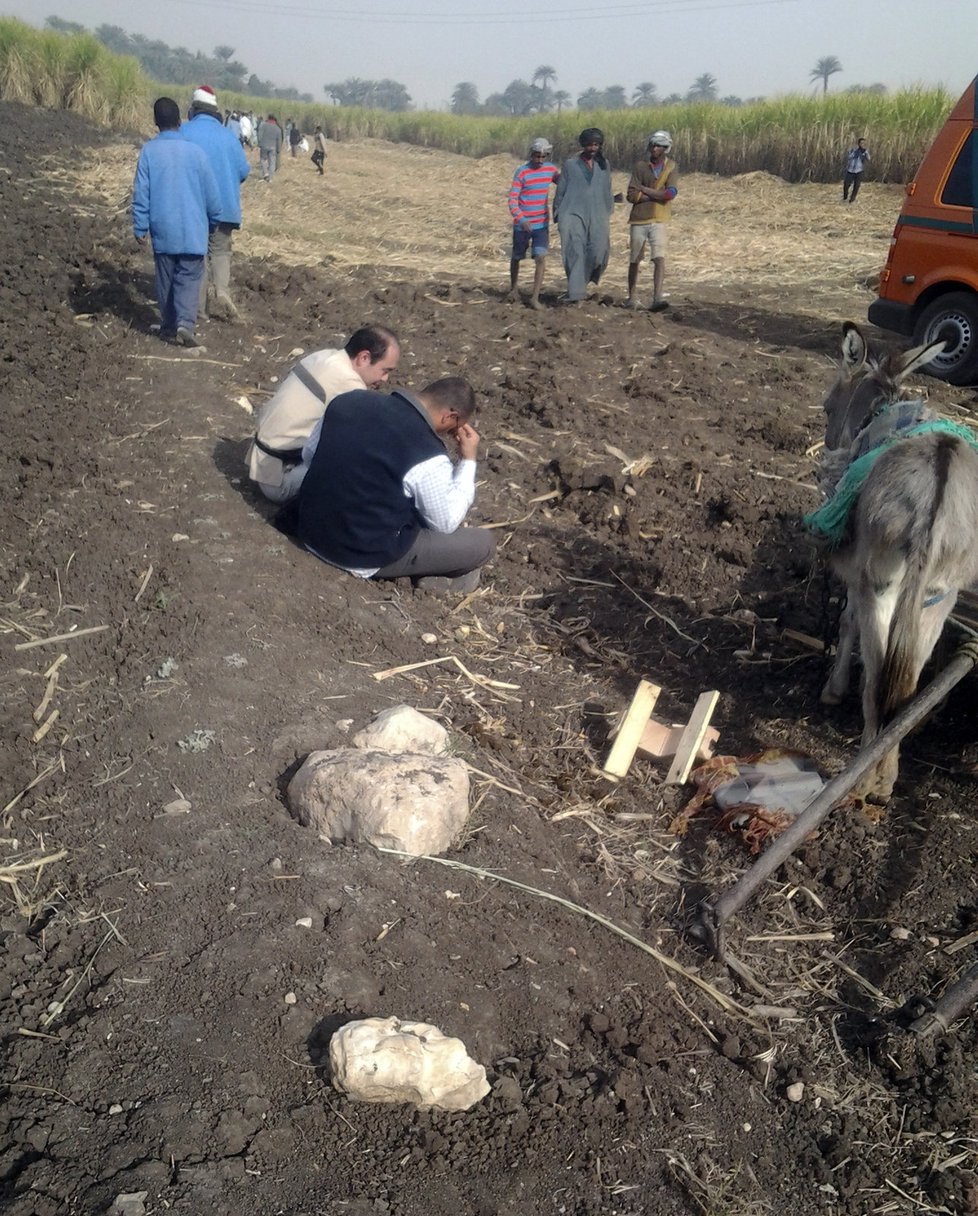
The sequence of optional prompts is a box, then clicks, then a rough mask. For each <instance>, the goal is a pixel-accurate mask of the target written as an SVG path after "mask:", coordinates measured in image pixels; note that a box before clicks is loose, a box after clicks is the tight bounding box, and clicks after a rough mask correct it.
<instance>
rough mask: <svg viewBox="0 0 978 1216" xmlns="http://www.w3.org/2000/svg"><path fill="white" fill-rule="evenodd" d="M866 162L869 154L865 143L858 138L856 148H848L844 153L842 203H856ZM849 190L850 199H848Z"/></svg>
mask: <svg viewBox="0 0 978 1216" xmlns="http://www.w3.org/2000/svg"><path fill="white" fill-rule="evenodd" d="M868 160H869V152H868V151H867V149H866V141H865V139H863V138H862V137H860V138H859V139H857V140H856V146H855V147H854V148H850V149H849V151H848V152H847V153H846V165H845V172H844V173H843V175H842V201H843V202H844V203H850V204H851V203H854V202H855V201H856V195H857V194H858V193H859V187H860V186H861V185H862V183H863V170H864V169H865V168H866V162H867V161H868ZM850 190H851V191H852V198H850V197H849V191H850Z"/></svg>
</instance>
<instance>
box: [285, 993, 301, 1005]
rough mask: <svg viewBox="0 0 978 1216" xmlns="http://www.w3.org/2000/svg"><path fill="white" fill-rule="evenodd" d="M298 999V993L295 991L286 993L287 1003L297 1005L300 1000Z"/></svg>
mask: <svg viewBox="0 0 978 1216" xmlns="http://www.w3.org/2000/svg"><path fill="white" fill-rule="evenodd" d="M298 1000H299V998H298V997H297V996H296V994H295V993H294V992H287V993H286V994H285V1003H286V1005H295V1004H296V1003H297V1002H298Z"/></svg>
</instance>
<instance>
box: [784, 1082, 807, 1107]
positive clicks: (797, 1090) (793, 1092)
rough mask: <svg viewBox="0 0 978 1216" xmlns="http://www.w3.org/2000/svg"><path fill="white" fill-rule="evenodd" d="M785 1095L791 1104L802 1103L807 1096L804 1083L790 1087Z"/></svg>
mask: <svg viewBox="0 0 978 1216" xmlns="http://www.w3.org/2000/svg"><path fill="white" fill-rule="evenodd" d="M784 1093H785V1097H786V1098H787V1099H788V1101H789V1102H800V1101H801V1100H802V1098H803V1097H804V1096H805V1083H804V1081H796V1082H795V1083H794V1085H789V1086H788V1088H787V1089H786V1090H785V1091H784Z"/></svg>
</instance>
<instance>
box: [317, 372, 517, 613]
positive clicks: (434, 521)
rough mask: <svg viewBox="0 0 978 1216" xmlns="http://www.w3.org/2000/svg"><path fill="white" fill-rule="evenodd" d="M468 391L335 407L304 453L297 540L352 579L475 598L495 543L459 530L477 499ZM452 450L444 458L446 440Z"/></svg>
mask: <svg viewBox="0 0 978 1216" xmlns="http://www.w3.org/2000/svg"><path fill="white" fill-rule="evenodd" d="M474 410H475V394H474V393H473V391H472V386H471V385H470V384H469V383H468V382H467V381H465V380H462V379H460V378H458V377H454V376H451V377H447V378H446V379H443V380H436V381H434V383H432V384H429V385H428V386H427V387H426V388H423V389H421V391H420V392H418V393H417V394H414V393H410V392H408V391H407V390H406V389H396V390H395V391H394V392H392V393H390V394H389V395H387V394H384V393H376V392H369V391H362V392H352V393H344V394H343V395H342V396H340V397H336V398H334V400H333V401H332V402H331V403H330V407H329V409H328V410H327V411H326V413H325V414H324V415H323V417H322V421H321V423H320V425H319V428H318V434H317V433H316V432H314V433H313V435H312V436H311V437H310V440H309V442H308V443H307V444H306V448H305V452H304V460H305V462H306V463H307V464H308V470H307V472H306V475H305V478H304V480H303V482H302V487H301V489H300V491H299V498H298V528H297V531H298V536H299V540H300V541H301V542H302V543H303V544H304V545H305V547H306V548H307V549H308V550H309V551H310V552H311V553H313V554H315V555H316V557H319V558H321V559H322V560H323V561H325V562H328V563H329V564H330V565H332V566H339V567H340V569H342V570H346V571H347V572H348V573H349V574H354V575H356V576H357V577H358V578H373V579H388V578H391V579H393V578H410V579H411V581H412V583H413V584H414V586H415V587H418V588H420V589H421V590H423V591H433V592H436V593H439V592H441V593H444V592H451V591H461V592H465V591H472V590H474V589H475V588H476V587H477V586H478V585H479V574H480V570H481V567H482V566H484V565H485V563H486V562H487V561H489V559H490V558H491V557H492V555H493V553H494V552H495V548H496V543H495V538H494V537H493V534H492V533H491V532H489V531H488V530H486V529H485V528H463V527H462V526H461V524H462V521H463V520H464V519H465V515H466V513H467V511H468V509H469V507H470V506H471V505H472V502H473V500H474V498H475V473H476V453H477V451H478V447H479V435H478V432H477V431H476V429H475V427H473V426H472V424H471V422H470V421H469V420H470V419H471V417H472V414H473V412H474ZM446 439H450V440H452V441H453V442H454V444H455V446H456V447H457V449H458V456H459V459H458V460H457V462H455V463H454V464H453V463H452V461H451V460H450V459H449V456H448V452H447V451H446V447H445V440H446Z"/></svg>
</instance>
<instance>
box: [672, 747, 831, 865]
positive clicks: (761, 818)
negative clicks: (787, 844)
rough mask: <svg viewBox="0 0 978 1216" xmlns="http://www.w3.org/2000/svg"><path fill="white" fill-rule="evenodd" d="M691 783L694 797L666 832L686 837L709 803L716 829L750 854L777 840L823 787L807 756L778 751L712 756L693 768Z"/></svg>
mask: <svg viewBox="0 0 978 1216" xmlns="http://www.w3.org/2000/svg"><path fill="white" fill-rule="evenodd" d="M689 780H690V781H691V782H692V783H693V785H695V786H696V790H697V792H696V794H695V795H694V796H693V798H692V799H690V801H689V802H688V803H687V804H686V806H685V807H683V809H682V811H680V813H679V814H678V815H677V816H676V817H675V819H673V821H672V823H671V824H670V825H669V826H670V830H671V831H673V832H675V833H676V835H678V836H683V835H685V833H686V829H687V828H688V826H689V821H690V819H691V818H692V817H693V816H694V815H696V814H697V813H698V812H699V811H701V810H703V809H704V808H705V807H706V806H708V805H709V804H711V803H712V805H713V806H714V807H715V808H716V810H717V811H718V812H719V816H718V819H717V827H718V828H719V829H720V830H721V831H724V832H730V833H733V834H736V835H739V836H740V837H741V839H742V840H743V842H744V844H746V845H747V847H748V848H749V849H750V851H751V853H759V852H760V851H761V848H762V847H763V845H764V844H765V842H766V841H768V840H770V839H771V838H772V837H774V836H778V835H780V833H781V832H783V831H784V829H785V828H786V827H787V826H788V825H789V824H790V823H791V822H792V821H793V820H794V819H795V817H796V816H797V815H799V814H800V813H801V812H802V811H803V810H804V809H805V807H806V806H808V805H809V803H811V802H812V801H813V800H814V799H815V798H817V797H818V795H819V794H820V793H821V792H822V787H823V786H824V784H825V781H824V779H823V778H822V776H821V774H820V773H819V771H818V769H817V767H816V765H815V761H814V760H813V759H812V758H811V756H806V755H805V754H804V753H803V752H793V751H787V750H785V749H784V748H777V747H772V748H768V749H767V751H763V752H755V753H754V754H752V755H750V756H742V757H737V756H714V757H713V759H712V760H708V761H707V762H706V763H705V764H701V765H700V766H699V768H695V769H693V771H692V772H691V773H690V775H689Z"/></svg>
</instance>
